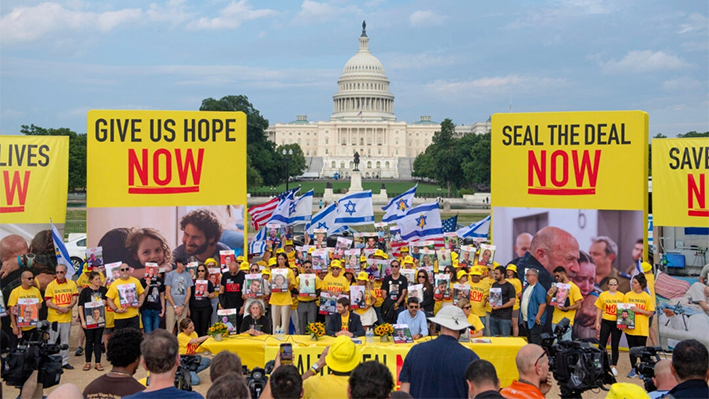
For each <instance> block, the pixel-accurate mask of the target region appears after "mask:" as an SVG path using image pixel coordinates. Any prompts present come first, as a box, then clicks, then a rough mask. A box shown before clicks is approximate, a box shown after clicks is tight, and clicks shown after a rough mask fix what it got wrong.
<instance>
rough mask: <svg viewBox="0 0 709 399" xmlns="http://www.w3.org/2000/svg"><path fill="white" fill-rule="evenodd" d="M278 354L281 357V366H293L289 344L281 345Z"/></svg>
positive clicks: (291, 350) (291, 348) (291, 349)
mask: <svg viewBox="0 0 709 399" xmlns="http://www.w3.org/2000/svg"><path fill="white" fill-rule="evenodd" d="M279 354H280V355H281V364H282V365H289V366H290V365H292V364H293V345H292V344H290V343H283V344H281V346H280V349H279Z"/></svg>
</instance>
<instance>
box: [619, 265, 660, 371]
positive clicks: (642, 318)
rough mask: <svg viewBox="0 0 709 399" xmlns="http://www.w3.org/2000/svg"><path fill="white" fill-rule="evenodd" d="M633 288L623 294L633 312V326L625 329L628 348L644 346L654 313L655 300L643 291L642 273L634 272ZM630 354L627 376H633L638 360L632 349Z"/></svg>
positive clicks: (645, 280)
mask: <svg viewBox="0 0 709 399" xmlns="http://www.w3.org/2000/svg"><path fill="white" fill-rule="evenodd" d="M630 288H632V289H633V290H632V291H630V292H628V293H627V294H625V302H626V303H629V304H630V305H631V306H630V310H631V311H633V312H635V328H634V329H632V330H631V329H628V330H625V337H626V338H627V339H628V348H631V349H632V348H634V347H636V346H645V344H646V343H647V337H648V335H649V331H650V316H652V315H653V314H655V301H653V300H652V296H650V294H648V293H647V292H645V289H646V288H647V278H646V277H645V275H644V274H642V273H640V274H636V275H635V276H633V279H632V281H631V282H630ZM629 355H630V367H631V369H630V374H628V378H633V377H635V363H636V362H637V361H638V358H637V356H634V355H633V353H632V351H630V352H629Z"/></svg>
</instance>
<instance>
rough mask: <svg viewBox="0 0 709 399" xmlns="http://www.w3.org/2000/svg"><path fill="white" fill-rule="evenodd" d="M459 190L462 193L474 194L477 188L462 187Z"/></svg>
mask: <svg viewBox="0 0 709 399" xmlns="http://www.w3.org/2000/svg"><path fill="white" fill-rule="evenodd" d="M458 192H459V193H460V195H473V194H475V190H473V189H472V188H461V189H460V190H458Z"/></svg>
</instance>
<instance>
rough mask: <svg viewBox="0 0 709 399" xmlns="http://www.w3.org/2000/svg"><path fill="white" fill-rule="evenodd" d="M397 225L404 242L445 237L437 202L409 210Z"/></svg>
mask: <svg viewBox="0 0 709 399" xmlns="http://www.w3.org/2000/svg"><path fill="white" fill-rule="evenodd" d="M396 224H397V225H398V226H399V229H400V233H401V239H402V240H403V241H417V240H424V239H430V238H438V237H443V225H442V223H441V211H440V209H438V203H436V202H432V203H428V204H423V205H419V206H417V207H415V208H411V209H409V211H408V212H406V216H404V217H403V218H401V219H399V220H397V222H396Z"/></svg>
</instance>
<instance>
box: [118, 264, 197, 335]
mask: <svg viewBox="0 0 709 399" xmlns="http://www.w3.org/2000/svg"><path fill="white" fill-rule="evenodd" d="M118 270H119V271H120V272H121V277H120V278H119V279H118V280H116V281H114V282H113V284H111V286H110V287H109V288H108V292H107V293H106V298H108V301H106V303H107V304H108V307H110V308H111V309H112V310H113V312H114V313H115V316H113V318H114V327H115V330H120V329H123V328H128V327H132V328H135V329H140V320H139V319H138V318H139V317H140V316H138V309H140V307H141V306H143V300H144V299H145V292H144V291H145V290H144V289H143V285H142V284H141V283H140V280H138V279H137V278H135V277H131V275H130V267H129V266H128V264H126V263H123V264H121V266H120V268H119V269H118ZM190 281H191V280H190ZM120 292H134V293H135V295H138V301H137V302H134V303H127V301H126V300H125V298H121V295H120V294H119V293H120ZM122 299H123V300H122Z"/></svg>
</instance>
